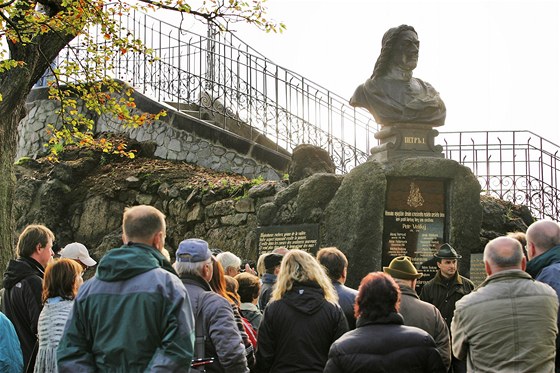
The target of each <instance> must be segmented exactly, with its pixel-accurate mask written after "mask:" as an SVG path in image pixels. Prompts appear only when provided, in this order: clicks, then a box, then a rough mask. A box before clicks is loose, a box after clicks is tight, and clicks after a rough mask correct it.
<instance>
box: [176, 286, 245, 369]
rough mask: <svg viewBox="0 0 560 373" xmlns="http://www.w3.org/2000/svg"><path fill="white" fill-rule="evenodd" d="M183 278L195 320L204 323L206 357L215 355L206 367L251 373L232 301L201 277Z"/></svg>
mask: <svg viewBox="0 0 560 373" xmlns="http://www.w3.org/2000/svg"><path fill="white" fill-rule="evenodd" d="M181 281H183V284H184V285H185V287H186V289H187V292H188V293H189V297H190V299H191V302H192V308H193V313H194V315H195V323H196V322H197V321H196V320H201V321H202V323H203V330H204V340H205V344H204V357H213V358H215V359H214V363H212V364H209V365H207V366H206V372H208V373H214V372H215V373H224V372H227V373H248V372H249V368H248V367H247V358H246V357H245V346H244V345H243V340H242V338H241V334H240V332H239V328H238V327H237V324H236V321H235V315H234V311H233V307H232V306H231V304H230V303H229V302H228V301H227V300H226V299H225V298H224V297H222V296H221V295H218V294H216V293H214V292H213V291H212V289H211V288H210V285H209V284H208V283H207V282H206V281H204V279H202V278H200V277H198V276H190V275H187V276H183V277H182V278H181ZM198 315H200V316H201V319H199V318H198V317H197V316H198Z"/></svg>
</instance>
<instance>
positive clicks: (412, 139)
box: [403, 136, 426, 144]
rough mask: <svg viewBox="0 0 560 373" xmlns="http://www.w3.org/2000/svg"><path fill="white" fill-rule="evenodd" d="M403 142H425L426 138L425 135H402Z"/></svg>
mask: <svg viewBox="0 0 560 373" xmlns="http://www.w3.org/2000/svg"><path fill="white" fill-rule="evenodd" d="M403 139H404V143H405V144H425V143H426V138H425V137H414V136H404V137H403Z"/></svg>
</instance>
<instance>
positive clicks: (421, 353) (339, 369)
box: [324, 313, 447, 373]
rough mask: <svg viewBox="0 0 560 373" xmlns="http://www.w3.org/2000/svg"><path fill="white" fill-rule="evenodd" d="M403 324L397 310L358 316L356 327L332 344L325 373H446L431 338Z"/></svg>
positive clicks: (421, 331) (419, 330) (423, 332)
mask: <svg viewBox="0 0 560 373" xmlns="http://www.w3.org/2000/svg"><path fill="white" fill-rule="evenodd" d="M402 324H403V318H402V316H401V315H400V314H397V313H393V314H390V315H389V316H387V317H385V318H383V319H377V320H375V321H372V320H364V319H358V321H357V323H356V329H355V330H352V331H350V332H348V333H346V334H345V335H343V336H342V337H341V338H340V339H339V340H337V341H336V342H335V343H333V345H332V346H331V349H330V351H329V360H328V362H327V365H326V367H325V370H324V373H343V372H344V373H381V372H384V373H385V372H386V373H397V372H398V373H422V372H425V373H439V372H441V373H445V372H446V371H447V370H446V369H445V367H444V366H443V362H442V360H441V357H440V354H439V352H438V350H437V348H436V344H435V342H434V340H433V339H432V337H431V336H430V335H429V334H428V333H426V332H425V331H423V330H422V329H419V328H415V327H413V326H404V325H402Z"/></svg>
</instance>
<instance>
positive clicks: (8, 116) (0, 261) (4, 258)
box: [0, 96, 25, 287]
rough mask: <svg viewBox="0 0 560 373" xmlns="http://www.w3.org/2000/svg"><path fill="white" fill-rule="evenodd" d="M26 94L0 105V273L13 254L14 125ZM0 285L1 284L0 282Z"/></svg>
mask: <svg viewBox="0 0 560 373" xmlns="http://www.w3.org/2000/svg"><path fill="white" fill-rule="evenodd" d="M24 105H25V96H23V98H22V99H20V100H19V102H13V101H11V104H10V105H0V175H2V176H1V177H0V275H2V276H3V275H4V270H5V269H6V266H7V265H8V261H9V260H10V259H12V258H13V257H14V256H15V239H16V232H15V224H14V219H13V209H12V205H13V194H14V188H15V181H16V180H15V174H14V159H15V156H16V147H17V126H18V123H19V120H20V118H22V117H23V110H25V109H24ZM0 287H2V286H1V284H0Z"/></svg>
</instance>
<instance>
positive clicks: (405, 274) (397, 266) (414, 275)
mask: <svg viewBox="0 0 560 373" xmlns="http://www.w3.org/2000/svg"><path fill="white" fill-rule="evenodd" d="M383 272H385V273H386V274H388V275H390V276H391V277H394V278H400V279H401V280H414V279H418V278H420V277H422V276H424V274H423V273H419V272H418V271H417V270H416V268H415V267H414V264H412V261H411V260H410V258H409V257H408V256H397V257H396V258H395V259H393V260H391V263H390V264H389V267H383Z"/></svg>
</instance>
